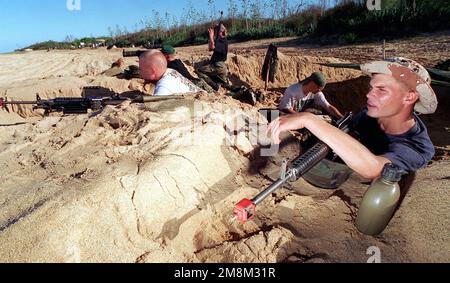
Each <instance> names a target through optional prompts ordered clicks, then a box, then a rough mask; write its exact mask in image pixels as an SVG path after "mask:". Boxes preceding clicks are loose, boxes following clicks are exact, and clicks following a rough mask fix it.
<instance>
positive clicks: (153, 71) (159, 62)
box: [139, 49, 167, 81]
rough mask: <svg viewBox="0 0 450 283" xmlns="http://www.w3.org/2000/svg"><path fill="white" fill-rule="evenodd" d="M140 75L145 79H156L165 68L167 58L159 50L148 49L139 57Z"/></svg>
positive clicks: (159, 77)
mask: <svg viewBox="0 0 450 283" xmlns="http://www.w3.org/2000/svg"><path fill="white" fill-rule="evenodd" d="M139 69H140V72H141V77H142V78H143V79H144V80H146V81H158V80H160V79H161V77H162V76H163V75H164V73H165V72H166V70H167V60H166V57H165V56H164V54H163V53H162V52H161V51H159V50H156V49H154V50H150V51H147V52H145V53H144V54H142V55H141V56H140V57H139Z"/></svg>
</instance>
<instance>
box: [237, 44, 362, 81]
mask: <svg viewBox="0 0 450 283" xmlns="http://www.w3.org/2000/svg"><path fill="white" fill-rule="evenodd" d="M278 58H279V60H278V71H277V73H276V76H275V82H274V83H270V84H269V87H270V88H278V87H287V86H289V85H291V84H294V83H296V82H298V81H300V80H303V79H305V78H306V77H308V76H309V75H311V74H312V73H313V72H316V71H321V72H323V74H324V75H325V76H326V77H327V79H328V81H329V82H338V81H344V80H349V79H353V78H356V77H359V76H360V75H361V72H359V71H356V70H346V69H336V68H329V67H324V66H322V65H320V64H321V63H349V62H347V61H343V60H339V59H335V58H328V57H311V56H286V55H283V54H282V53H281V52H279V55H278ZM228 63H229V64H228V68H229V72H230V75H231V80H232V81H233V82H235V83H236V84H239V81H243V82H244V83H245V84H247V85H251V86H252V87H255V88H263V87H264V81H263V80H262V79H261V70H262V65H263V63H264V57H262V56H251V55H250V56H245V57H244V56H242V55H230V56H229V59H228Z"/></svg>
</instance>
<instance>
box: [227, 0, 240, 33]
mask: <svg viewBox="0 0 450 283" xmlns="http://www.w3.org/2000/svg"><path fill="white" fill-rule="evenodd" d="M237 13H238V7H237V5H236V2H234V0H228V18H229V19H231V32H234V29H235V25H236V24H235V21H236V17H237Z"/></svg>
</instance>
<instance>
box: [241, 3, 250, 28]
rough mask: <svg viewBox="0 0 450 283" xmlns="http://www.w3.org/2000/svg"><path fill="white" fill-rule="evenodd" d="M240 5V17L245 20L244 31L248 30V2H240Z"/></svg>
mask: <svg viewBox="0 0 450 283" xmlns="http://www.w3.org/2000/svg"><path fill="white" fill-rule="evenodd" d="M241 3H242V17H243V18H244V20H245V30H248V8H249V5H248V4H249V0H241Z"/></svg>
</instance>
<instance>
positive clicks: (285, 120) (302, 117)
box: [267, 113, 314, 144]
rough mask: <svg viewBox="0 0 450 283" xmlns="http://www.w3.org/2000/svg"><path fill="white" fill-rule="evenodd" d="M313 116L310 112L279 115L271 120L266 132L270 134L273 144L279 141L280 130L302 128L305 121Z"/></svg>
mask: <svg viewBox="0 0 450 283" xmlns="http://www.w3.org/2000/svg"><path fill="white" fill-rule="evenodd" d="M310 116H314V115H313V114H311V113H296V114H291V115H286V116H282V117H279V118H278V119H276V120H274V121H272V123H270V124H269V126H268V127H267V134H268V135H270V137H271V139H272V141H273V143H274V144H279V143H280V142H281V140H280V135H281V133H282V132H285V131H290V130H296V129H303V128H304V127H305V121H306V120H307V119H308V118H309V117H310Z"/></svg>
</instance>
